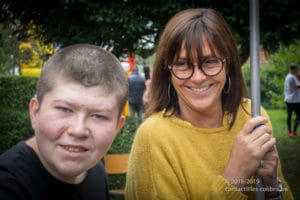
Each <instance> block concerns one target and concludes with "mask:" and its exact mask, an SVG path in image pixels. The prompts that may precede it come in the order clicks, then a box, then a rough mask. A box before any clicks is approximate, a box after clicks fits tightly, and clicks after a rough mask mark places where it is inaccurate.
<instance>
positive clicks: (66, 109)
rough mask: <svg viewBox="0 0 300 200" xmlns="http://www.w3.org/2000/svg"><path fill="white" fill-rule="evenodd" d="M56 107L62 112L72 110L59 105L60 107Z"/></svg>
mask: <svg viewBox="0 0 300 200" xmlns="http://www.w3.org/2000/svg"><path fill="white" fill-rule="evenodd" d="M56 109H58V110H60V111H62V112H71V110H70V109H69V108H66V107H61V106H58V107H56Z"/></svg>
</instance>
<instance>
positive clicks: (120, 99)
mask: <svg viewBox="0 0 300 200" xmlns="http://www.w3.org/2000/svg"><path fill="white" fill-rule="evenodd" d="M127 92H128V84H127V79H126V77H125V74H124V71H123V69H122V67H121V65H120V63H119V61H118V60H117V58H115V57H114V56H113V55H112V54H111V53H109V52H107V51H105V50H103V49H101V48H99V47H97V46H94V45H88V44H78V45H72V46H69V47H66V48H63V49H61V50H59V51H58V52H57V53H55V54H54V55H53V56H51V57H50V59H49V60H48V61H47V62H46V63H45V64H44V66H43V68H42V72H41V75H40V77H39V80H38V83H37V91H36V97H34V98H32V99H31V101H30V104H29V112H30V119H31V126H32V128H33V129H34V133H35V136H34V137H32V138H30V139H28V140H26V141H21V142H19V143H18V144H16V145H15V146H13V147H11V149H9V150H8V151H7V152H5V153H3V154H2V155H1V156H0V180H1V181H0V198H1V199H5V200H13V199H14V200H41V199H43V200H44V199H45V200H48V199H49V200H50V199H51V200H53V199H69V200H70V199H74V200H75V199H82V200H83V199H86V200H93V199H94V200H96V199H97V200H99V199H109V196H108V188H107V177H106V173H105V169H104V167H103V165H102V164H101V163H100V160H101V158H102V157H103V156H104V155H105V154H106V152H107V151H108V149H109V147H110V145H111V144H112V142H113V140H114V138H115V136H116V134H117V132H118V131H119V130H120V128H121V127H122V126H123V124H124V121H125V117H124V116H123V115H121V112H122V110H123V107H124V105H125V102H126V101H127Z"/></svg>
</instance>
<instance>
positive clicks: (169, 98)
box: [168, 80, 171, 102]
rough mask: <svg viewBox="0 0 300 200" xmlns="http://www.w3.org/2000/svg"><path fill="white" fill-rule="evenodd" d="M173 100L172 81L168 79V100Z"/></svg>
mask: <svg viewBox="0 0 300 200" xmlns="http://www.w3.org/2000/svg"><path fill="white" fill-rule="evenodd" d="M170 101H171V83H170V80H169V81H168V102H170Z"/></svg>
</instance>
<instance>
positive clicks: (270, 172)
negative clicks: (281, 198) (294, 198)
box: [257, 148, 279, 198]
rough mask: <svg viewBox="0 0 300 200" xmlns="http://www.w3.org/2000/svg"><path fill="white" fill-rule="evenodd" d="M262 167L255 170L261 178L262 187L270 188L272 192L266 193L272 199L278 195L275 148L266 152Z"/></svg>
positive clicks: (277, 158)
mask: <svg viewBox="0 0 300 200" xmlns="http://www.w3.org/2000/svg"><path fill="white" fill-rule="evenodd" d="M262 160H263V165H262V166H260V167H259V168H258V170H257V174H258V175H259V176H260V177H261V178H262V181H263V183H264V187H272V188H274V190H273V191H266V193H265V194H266V196H267V197H269V198H270V197H274V196H276V195H278V191H277V190H276V188H278V180H277V164H278V160H279V156H278V153H277V151H276V149H275V148H272V149H271V150H270V151H268V152H267V153H266V154H265V156H264V157H263V158H262Z"/></svg>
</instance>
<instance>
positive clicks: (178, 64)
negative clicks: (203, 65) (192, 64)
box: [174, 61, 188, 67]
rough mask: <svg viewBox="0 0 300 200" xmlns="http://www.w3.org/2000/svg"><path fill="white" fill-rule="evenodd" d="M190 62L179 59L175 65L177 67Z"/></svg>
mask: <svg viewBox="0 0 300 200" xmlns="http://www.w3.org/2000/svg"><path fill="white" fill-rule="evenodd" d="M187 65H188V64H187V62H186V61H177V62H176V63H175V64H174V66H175V67H186V66H187Z"/></svg>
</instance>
